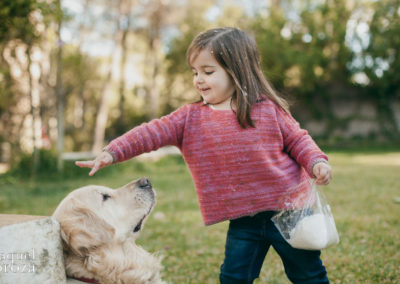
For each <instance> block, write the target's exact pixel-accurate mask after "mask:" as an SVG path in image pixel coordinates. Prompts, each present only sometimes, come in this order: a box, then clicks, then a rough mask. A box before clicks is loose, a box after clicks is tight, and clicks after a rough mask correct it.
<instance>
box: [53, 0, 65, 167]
mask: <svg viewBox="0 0 400 284" xmlns="http://www.w3.org/2000/svg"><path fill="white" fill-rule="evenodd" d="M57 5H58V9H61V3H60V0H59V1H57ZM59 17H60V18H59V20H58V31H57V36H58V50H57V71H56V72H57V74H56V90H55V91H56V97H57V136H58V137H57V169H58V171H62V170H63V161H62V152H63V151H64V96H63V91H62V77H61V74H62V42H61V24H62V19H61V16H59Z"/></svg>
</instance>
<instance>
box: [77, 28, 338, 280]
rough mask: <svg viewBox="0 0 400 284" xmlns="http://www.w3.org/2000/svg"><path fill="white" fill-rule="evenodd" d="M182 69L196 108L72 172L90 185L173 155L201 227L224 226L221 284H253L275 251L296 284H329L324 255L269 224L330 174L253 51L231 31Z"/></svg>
mask: <svg viewBox="0 0 400 284" xmlns="http://www.w3.org/2000/svg"><path fill="white" fill-rule="evenodd" d="M187 61H188V64H189V66H190V67H191V69H192V71H193V84H194V87H195V88H196V89H197V90H198V92H199V93H200V95H201V98H202V101H201V102H197V103H192V104H187V105H185V106H183V107H181V108H179V109H178V110H176V111H174V112H173V113H171V114H169V115H167V116H164V117H162V118H160V119H155V120H152V121H150V122H149V123H144V124H142V125H140V126H138V127H135V128H133V129H132V130H130V131H129V132H127V133H125V134H124V135H122V136H121V137H119V138H117V139H115V140H113V141H112V142H111V143H110V144H109V145H108V146H107V147H105V149H104V152H103V153H101V154H100V155H99V156H98V157H97V158H96V159H95V160H93V161H81V162H76V164H77V165H78V166H80V167H89V168H91V171H90V173H89V175H93V174H94V173H95V172H97V171H98V170H99V169H100V168H102V167H105V166H108V165H111V164H112V163H117V162H122V161H124V160H127V159H130V158H132V157H135V156H137V155H139V154H142V153H144V152H150V151H152V150H156V149H158V148H160V147H162V146H165V145H175V146H177V147H178V148H179V149H180V150H181V152H182V155H183V157H184V159H185V161H186V163H187V165H188V167H189V169H190V172H191V174H192V177H193V180H194V184H195V187H196V192H197V196H198V201H199V204H200V209H201V213H202V216H203V220H204V223H205V224H206V225H211V224H215V223H218V222H221V221H225V220H230V224H229V230H228V233H227V240H226V247H225V260H224V263H223V264H222V266H221V272H220V282H221V283H252V282H253V281H254V279H256V278H257V277H258V276H259V273H260V270H261V266H262V263H263V261H264V258H265V256H266V254H267V251H268V249H269V247H270V246H271V245H272V246H273V247H274V249H275V250H276V251H277V253H278V254H279V255H280V257H281V258H282V262H283V264H284V267H285V272H286V274H287V276H288V278H289V279H290V280H291V281H292V282H294V283H328V282H329V281H328V278H327V275H326V270H325V267H324V266H323V264H322V262H321V259H320V252H319V251H306V250H300V249H294V248H292V247H291V246H290V245H289V244H288V243H287V242H285V240H284V239H283V237H282V236H281V235H280V233H279V232H278V231H277V229H276V228H275V226H274V225H273V223H272V221H271V220H270V219H271V217H272V216H273V215H274V214H275V213H276V211H279V210H282V209H285V208H287V206H288V204H287V196H293V197H295V196H296V195H300V194H302V193H304V192H307V191H308V190H310V186H309V182H308V181H309V179H310V177H312V178H316V181H317V184H320V185H321V184H328V183H329V181H330V179H331V168H330V166H329V164H328V162H327V159H328V158H327V156H326V155H325V154H324V153H323V152H322V151H321V150H320V149H319V148H318V146H317V145H316V144H315V142H314V141H313V140H312V138H311V137H310V136H309V135H308V134H307V131H305V130H302V129H301V128H300V127H299V124H298V123H297V122H296V121H295V120H294V119H293V117H292V116H291V115H290V113H289V109H288V104H287V103H286V101H285V100H283V99H282V98H280V97H279V96H278V95H277V94H276V93H275V92H274V90H273V89H272V88H271V86H270V85H269V84H268V82H267V80H266V79H265V77H264V75H263V73H262V70H261V66H260V59H259V55H258V51H257V47H256V43H255V41H254V40H253V39H252V38H251V37H250V36H249V35H248V34H246V33H244V32H242V31H241V30H239V29H236V28H217V29H212V30H208V31H205V32H203V33H200V34H199V35H198V36H197V37H196V38H195V39H194V40H193V42H192V43H191V45H190V46H189V48H188V51H187ZM293 192H295V194H293ZM289 194H290V195H289Z"/></svg>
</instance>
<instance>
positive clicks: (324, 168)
mask: <svg viewBox="0 0 400 284" xmlns="http://www.w3.org/2000/svg"><path fill="white" fill-rule="evenodd" d="M313 174H314V176H315V177H316V183H317V184H318V185H327V184H328V183H329V182H330V181H331V179H332V169H331V166H330V165H329V164H327V163H323V162H321V163H317V164H315V166H314V167H313Z"/></svg>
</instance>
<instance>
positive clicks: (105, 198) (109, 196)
mask: <svg viewBox="0 0 400 284" xmlns="http://www.w3.org/2000/svg"><path fill="white" fill-rule="evenodd" d="M109 198H111V195H108V194H107V193H104V194H103V201H106V200H107V199H109Z"/></svg>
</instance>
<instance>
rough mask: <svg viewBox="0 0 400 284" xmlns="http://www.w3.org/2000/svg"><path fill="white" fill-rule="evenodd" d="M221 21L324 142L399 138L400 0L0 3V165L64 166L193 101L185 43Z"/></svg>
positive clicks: (360, 143)
mask: <svg viewBox="0 0 400 284" xmlns="http://www.w3.org/2000/svg"><path fill="white" fill-rule="evenodd" d="M217 26H234V27H239V28H241V29H243V30H245V31H248V32H249V33H251V34H252V35H253V36H254V38H255V39H256V41H257V43H258V46H259V50H260V54H261V59H262V66H263V68H264V72H265V74H266V76H267V78H268V79H269V81H270V82H271V83H272V84H273V86H274V87H275V88H276V89H277V91H278V92H280V93H281V94H282V95H283V96H284V97H286V98H288V99H289V101H290V102H291V103H292V108H291V110H292V113H293V115H294V116H295V118H296V119H297V120H299V121H300V123H301V126H302V127H303V128H305V129H307V130H308V131H309V132H310V133H311V135H312V136H313V137H314V138H315V139H316V140H317V142H318V143H319V145H320V146H321V147H322V148H323V149H325V148H329V147H331V148H339V149H341V148H345V147H356V148H357V147H393V146H394V147H396V145H399V142H400V1H396V0H383V1H374V0H359V1H355V0H354V1H352V0H315V1H300V0H298V1H295V0H294V1H285V0H271V1H266V0H252V1H244V0H232V1H226V0H215V1H211V0H204V1H196V0H177V1H172V0H113V1H106V0H62V1H61V0H2V1H1V2H0V117H1V122H0V165H1V166H0V172H2V173H4V172H5V171H7V170H9V169H13V168H16V167H24V166H25V167H27V168H29V171H33V172H34V171H36V170H38V169H39V170H40V168H41V167H45V166H46V165H43V164H46V163H49V162H48V161H49V160H51V161H54V160H58V167H59V168H62V163H61V162H62V160H63V159H68V158H70V159H75V158H79V157H91V155H92V153H96V152H98V151H100V150H101V149H102V147H103V146H104V145H105V144H107V142H109V141H110V140H111V139H113V138H115V137H117V136H119V135H120V134H122V133H124V132H126V131H127V130H128V129H130V128H132V127H134V126H135V125H138V124H140V123H142V122H144V121H148V120H150V119H152V118H156V117H160V116H161V115H164V114H167V113H169V112H171V111H172V110H174V109H176V108H177V107H179V106H181V105H183V104H185V103H189V102H193V101H195V100H197V98H198V97H197V95H196V92H195V90H194V88H193V87H192V78H191V76H192V74H191V71H190V69H189V68H188V66H187V65H186V60H185V52H186V48H187V47H188V45H189V43H190V42H191V40H192V39H193V37H194V36H195V35H196V34H197V33H199V32H200V31H203V30H205V29H208V28H212V27H217ZM70 152H74V153H76V152H77V153H78V155H77V156H76V155H75V156H73V155H72V156H71V155H69V156H68V155H67V154H66V153H70ZM79 153H81V155H79ZM46 157H47V158H46ZM47 166H48V167H51V168H56V167H55V164H52V165H47Z"/></svg>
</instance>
